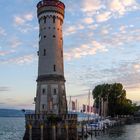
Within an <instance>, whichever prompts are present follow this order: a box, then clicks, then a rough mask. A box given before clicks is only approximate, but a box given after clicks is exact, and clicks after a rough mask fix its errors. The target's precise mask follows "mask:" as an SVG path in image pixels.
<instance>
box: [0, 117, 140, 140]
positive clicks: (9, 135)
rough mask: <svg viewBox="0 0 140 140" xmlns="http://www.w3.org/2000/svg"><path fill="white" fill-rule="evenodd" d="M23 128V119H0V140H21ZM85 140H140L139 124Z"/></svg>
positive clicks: (115, 129)
mask: <svg viewBox="0 0 140 140" xmlns="http://www.w3.org/2000/svg"><path fill="white" fill-rule="evenodd" d="M24 126H25V120H24V118H11V117H9V118H0V140H22V138H23V135H24V131H25V127H24ZM87 140H140V124H132V125H124V126H120V127H115V128H112V129H110V130H107V131H106V132H105V133H96V136H92V138H91V137H89V138H87Z"/></svg>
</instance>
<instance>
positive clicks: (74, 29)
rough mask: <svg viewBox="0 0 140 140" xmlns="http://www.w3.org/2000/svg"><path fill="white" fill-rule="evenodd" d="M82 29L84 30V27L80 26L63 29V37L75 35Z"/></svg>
mask: <svg viewBox="0 0 140 140" xmlns="http://www.w3.org/2000/svg"><path fill="white" fill-rule="evenodd" d="M83 29H84V26H83V25H81V24H77V25H73V26H68V27H65V29H64V36H69V35H72V34H75V33H76V32H77V31H79V30H83Z"/></svg>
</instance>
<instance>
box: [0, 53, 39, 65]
mask: <svg viewBox="0 0 140 140" xmlns="http://www.w3.org/2000/svg"><path fill="white" fill-rule="evenodd" d="M36 58H37V57H36V56H35V55H33V54H29V55H24V56H19V57H15V58H9V59H8V58H7V59H5V60H1V61H0V63H2V64H8V63H10V64H11V63H13V64H20V65H22V64H30V63H32V62H34V61H35V60H36Z"/></svg>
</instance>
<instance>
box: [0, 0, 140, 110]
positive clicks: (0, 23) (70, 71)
mask: <svg viewBox="0 0 140 140" xmlns="http://www.w3.org/2000/svg"><path fill="white" fill-rule="evenodd" d="M37 2H39V0H0V9H1V10H0V11H1V12H0V108H19V109H20V108H34V104H33V98H34V97H35V95H36V78H37V67H38V57H37V53H36V52H37V50H38V40H39V37H38V36H39V35H38V34H39V31H38V20H37V16H36V4H37ZM62 2H64V3H65V6H66V12H65V21H64V26H63V37H64V46H63V47H64V56H65V57H64V62H65V65H64V67H65V68H64V69H65V78H66V89H67V90H66V93H67V96H70V95H73V96H75V95H81V94H88V92H89V90H91V89H93V88H94V87H95V86H96V85H97V84H102V83H114V82H120V83H122V84H123V85H124V88H125V89H126V90H127V97H128V98H130V99H132V100H133V101H135V102H138V103H140V0H62ZM80 98H81V99H82V98H83V99H85V100H86V98H87V97H86V96H80Z"/></svg>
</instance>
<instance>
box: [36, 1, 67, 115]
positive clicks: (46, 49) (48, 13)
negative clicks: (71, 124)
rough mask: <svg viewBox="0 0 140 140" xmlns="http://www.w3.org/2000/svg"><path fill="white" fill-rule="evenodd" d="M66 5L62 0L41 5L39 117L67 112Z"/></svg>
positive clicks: (37, 101) (38, 5) (38, 78)
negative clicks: (64, 27)
mask: <svg viewBox="0 0 140 140" xmlns="http://www.w3.org/2000/svg"><path fill="white" fill-rule="evenodd" d="M64 10H65V5H64V4H63V3H62V2H60V1H59V0H43V1H40V2H39V3H38V4H37V17H38V23H39V50H38V53H37V54H38V58H39V59H38V77H37V92H36V97H35V112H36V113H37V114H40V113H42V114H44V113H45V114H46V113H47V114H64V113H66V112H67V102H66V92H65V78H64V65H63V30H62V25H63V21H64Z"/></svg>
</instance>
